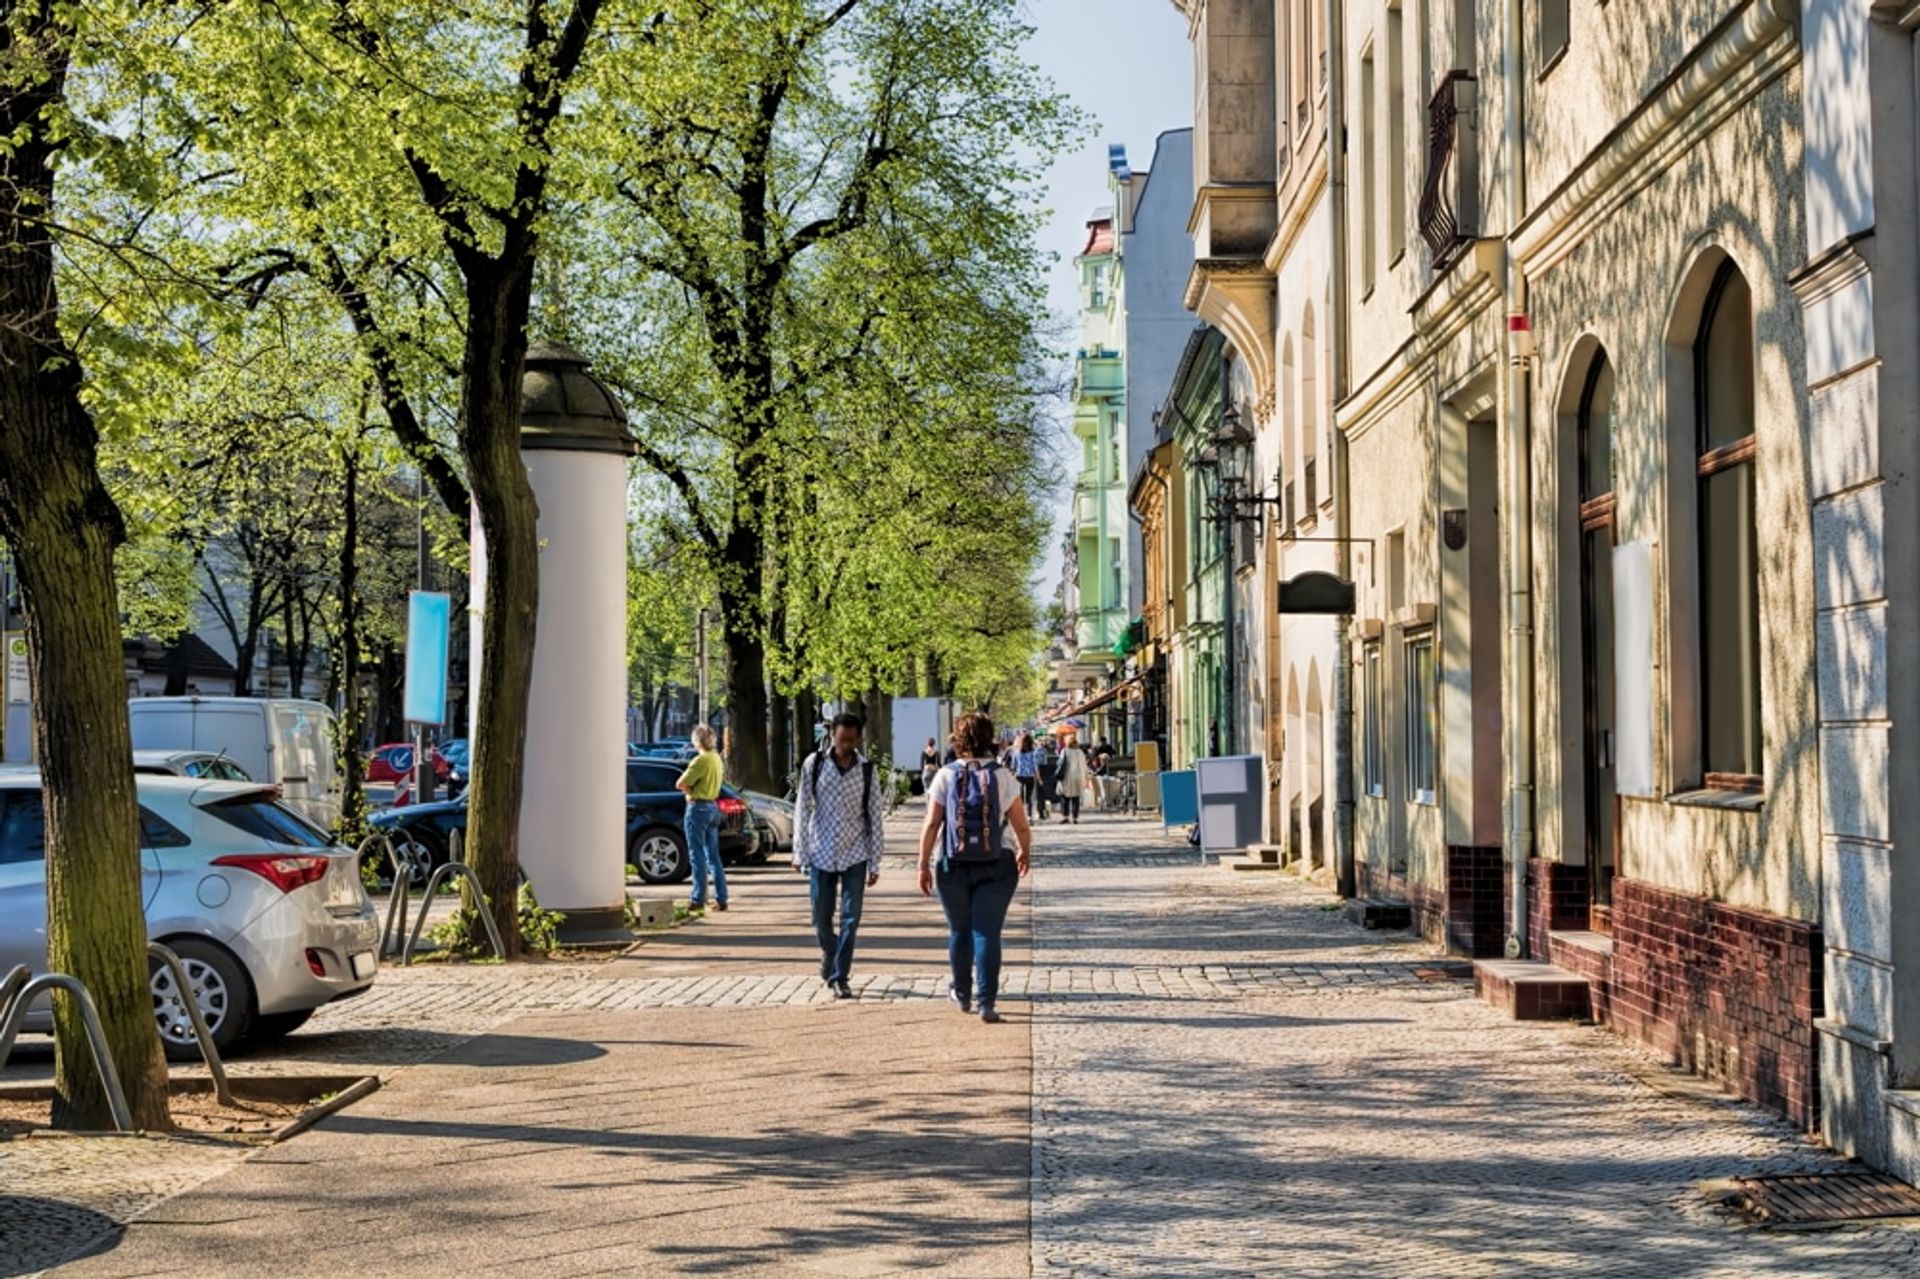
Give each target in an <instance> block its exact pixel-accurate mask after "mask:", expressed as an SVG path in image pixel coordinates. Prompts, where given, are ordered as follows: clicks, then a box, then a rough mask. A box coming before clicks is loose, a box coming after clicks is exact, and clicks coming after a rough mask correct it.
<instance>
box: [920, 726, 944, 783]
mask: <svg viewBox="0 0 1920 1279" xmlns="http://www.w3.org/2000/svg"><path fill="white" fill-rule="evenodd" d="M939 771H940V743H939V742H937V741H935V740H934V739H933V738H931V737H929V738H928V739H927V749H925V750H923V751H921V752H920V793H921V794H922V795H924V794H926V793H927V792H928V791H930V790H932V789H933V775H934V774H935V773H937V772H939Z"/></svg>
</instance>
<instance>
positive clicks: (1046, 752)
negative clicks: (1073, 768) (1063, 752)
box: [1034, 735, 1060, 822]
mask: <svg viewBox="0 0 1920 1279" xmlns="http://www.w3.org/2000/svg"><path fill="white" fill-rule="evenodd" d="M1059 780H1060V750H1059V748H1058V747H1057V746H1056V745H1055V744H1054V740H1053V737H1052V736H1051V735H1049V736H1048V737H1047V738H1046V740H1044V741H1042V742H1041V743H1040V772H1039V784H1038V785H1037V786H1036V787H1035V788H1034V789H1035V791H1036V792H1037V793H1038V794H1039V797H1040V802H1039V806H1038V807H1037V808H1035V809H1034V814H1035V816H1036V817H1037V818H1038V819H1039V820H1041V821H1043V822H1044V821H1046V820H1047V809H1048V808H1049V807H1050V806H1051V805H1052V804H1053V803H1054V802H1055V797H1054V787H1055V785H1057V784H1058V782H1059Z"/></svg>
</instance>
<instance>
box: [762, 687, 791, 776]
mask: <svg viewBox="0 0 1920 1279" xmlns="http://www.w3.org/2000/svg"><path fill="white" fill-rule="evenodd" d="M767 761H768V763H769V764H770V765H771V766H772V768H773V775H774V776H775V777H791V776H793V699H792V698H790V697H788V696H787V695H786V694H785V693H782V692H778V691H776V692H775V693H774V694H773V696H772V697H771V698H769V699H768V708H767Z"/></svg>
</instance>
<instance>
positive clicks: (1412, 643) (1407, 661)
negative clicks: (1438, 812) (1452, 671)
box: [1400, 627, 1440, 806]
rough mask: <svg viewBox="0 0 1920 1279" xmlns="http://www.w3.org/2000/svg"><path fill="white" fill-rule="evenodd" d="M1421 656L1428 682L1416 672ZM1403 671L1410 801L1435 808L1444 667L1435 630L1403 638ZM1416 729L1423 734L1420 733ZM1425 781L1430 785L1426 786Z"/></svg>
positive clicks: (1403, 713) (1438, 785)
mask: <svg viewBox="0 0 1920 1279" xmlns="http://www.w3.org/2000/svg"><path fill="white" fill-rule="evenodd" d="M1421 653H1424V654H1425V660H1426V664H1427V672H1426V678H1425V679H1424V680H1423V679H1420V678H1419V677H1418V674H1417V672H1416V670H1415V661H1416V659H1417V657H1418V655H1420V654H1421ZM1400 670H1401V676H1402V690H1403V695H1402V707H1401V711H1402V714H1401V732H1402V733H1403V735H1404V737H1405V743H1404V744H1405V747H1406V765H1407V802H1409V803H1412V804H1422V805H1427V806H1432V805H1435V804H1438V803H1439V802H1440V720H1439V710H1440V707H1439V676H1440V668H1439V654H1438V652H1437V650H1436V647H1435V644H1434V633H1433V629H1432V628H1431V627H1426V628H1423V629H1421V630H1418V631H1412V632H1409V633H1407V634H1406V635H1404V636H1403V637H1402V638H1401V641H1400ZM1422 711H1424V715H1423V714H1421V712H1422ZM1416 726H1418V727H1419V728H1420V729H1421V731H1419V732H1416ZM1422 782H1425V783H1426V784H1425V785H1422V784H1421V783H1422Z"/></svg>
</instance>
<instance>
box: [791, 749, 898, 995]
mask: <svg viewBox="0 0 1920 1279" xmlns="http://www.w3.org/2000/svg"><path fill="white" fill-rule="evenodd" d="M865 731H866V725H865V724H864V723H863V722H862V721H861V719H860V717H859V716H858V715H852V714H846V715H840V716H838V717H836V718H835V719H834V721H833V729H832V732H831V733H830V734H829V735H828V737H827V740H826V743H825V744H824V745H823V747H822V748H821V749H820V750H819V751H816V752H815V753H814V754H812V755H809V756H808V757H807V758H806V759H805V760H804V761H802V763H801V765H800V784H799V786H798V787H797V789H796V790H795V794H794V811H793V868H794V869H795V870H797V871H800V872H802V873H804V874H805V875H806V876H807V881H808V882H807V887H808V890H809V892H810V894H811V897H812V902H813V933H814V936H815V937H816V938H817V939H818V940H819V942H820V980H821V981H824V982H826V983H827V985H828V986H829V987H830V988H831V989H832V990H833V996H834V998H835V999H852V998H853V986H852V985H851V981H852V977H853V947H854V942H855V940H856V938H857V937H858V935H859V932H860V910H861V907H862V906H863V905H864V904H865V902H866V897H867V890H868V889H869V888H871V887H873V886H874V885H875V884H877V883H879V882H880V859H881V857H882V855H883V854H884V853H885V850H886V839H885V837H884V835H883V833H882V831H881V820H880V814H879V812H878V811H877V810H876V803H877V801H876V800H875V798H874V776H873V774H874V767H873V761H871V760H869V759H868V758H867V757H866V756H865V755H862V754H861V753H860V739H861V736H862V735H863V734H864V732H865ZM836 905H837V906H838V907H839V911H840V925H839V927H838V928H837V929H836V928H835V927H834V919H833V916H834V908H835V906H836Z"/></svg>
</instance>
